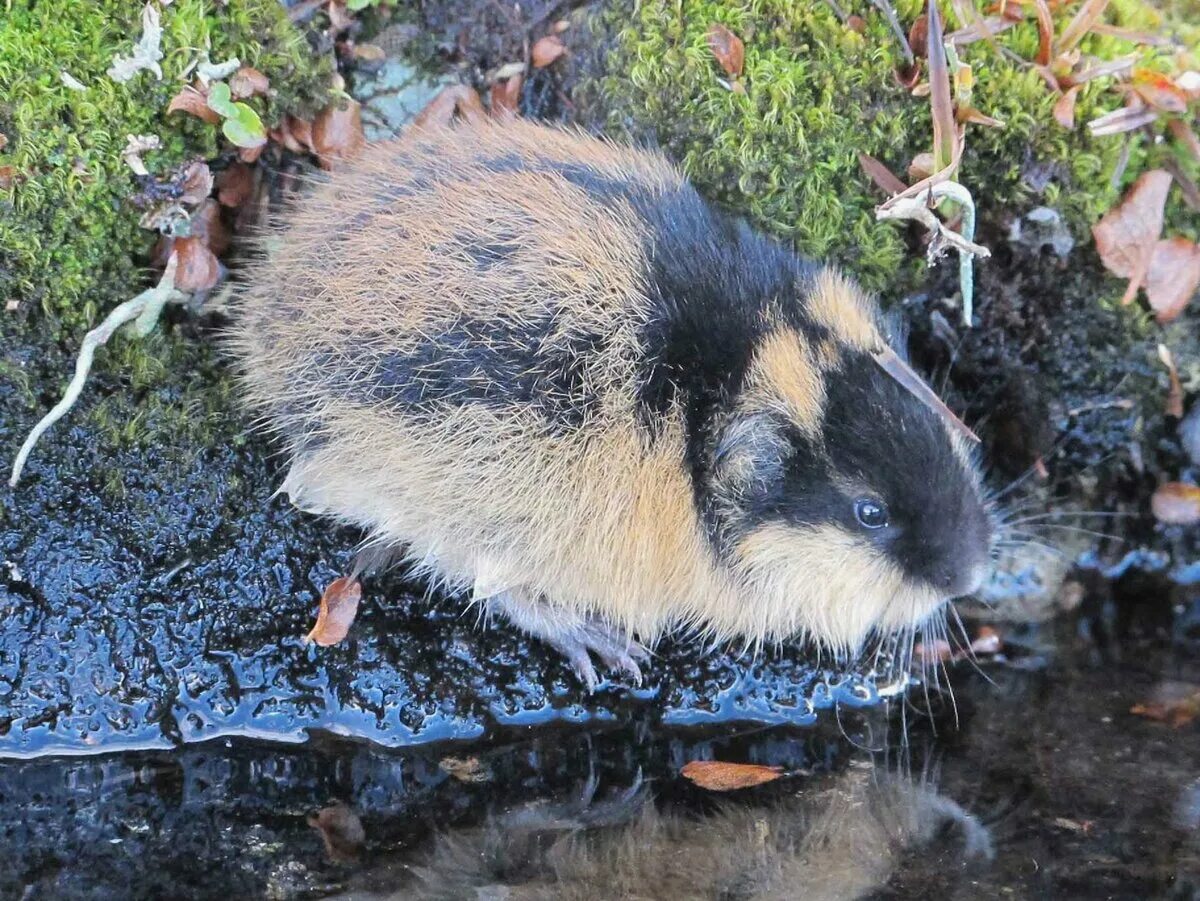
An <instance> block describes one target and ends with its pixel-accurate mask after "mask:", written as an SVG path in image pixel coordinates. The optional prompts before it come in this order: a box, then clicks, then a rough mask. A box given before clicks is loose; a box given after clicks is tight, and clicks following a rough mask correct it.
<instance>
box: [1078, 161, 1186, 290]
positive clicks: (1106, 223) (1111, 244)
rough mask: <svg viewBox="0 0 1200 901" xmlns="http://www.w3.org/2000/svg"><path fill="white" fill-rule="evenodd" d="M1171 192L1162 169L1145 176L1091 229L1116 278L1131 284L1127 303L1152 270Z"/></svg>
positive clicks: (1167, 174) (1104, 258)
mask: <svg viewBox="0 0 1200 901" xmlns="http://www.w3.org/2000/svg"><path fill="white" fill-rule="evenodd" d="M1170 189H1171V175H1170V173H1169V172H1166V171H1164V170H1162V169H1152V170H1150V171H1149V172H1145V173H1143V174H1142V175H1141V177H1139V178H1138V180H1137V181H1136V182H1135V183H1134V185H1133V187H1132V188H1130V189H1129V191H1128V193H1126V195H1125V197H1124V198H1123V199H1122V200H1121V202H1120V203H1119V204H1118V205H1117V206H1116V207H1114V208H1113V209H1111V210H1109V211H1108V212H1107V213H1106V214H1105V215H1104V218H1103V219H1101V220H1100V221H1099V222H1097V223H1096V224H1095V225H1094V226H1093V227H1092V236H1093V237H1094V238H1095V239H1096V250H1098V251H1099V253H1100V259H1101V260H1102V261H1103V262H1104V265H1105V267H1106V268H1107V269H1108V271H1109V272H1111V273H1113V275H1119V276H1121V277H1123V278H1128V279H1129V280H1130V284H1129V288H1128V289H1127V290H1126V292H1125V293H1126V297H1125V300H1124V302H1126V303H1128V302H1130V301H1132V300H1133V298H1134V297H1135V296H1137V289H1138V287H1139V286H1140V285H1141V283H1142V280H1143V279H1144V278H1145V275H1146V271H1147V269H1148V268H1149V266H1150V257H1151V254H1152V253H1153V252H1154V245H1155V242H1156V241H1158V236H1159V233H1160V232H1161V231H1162V227H1163V206H1164V205H1165V204H1166V202H1167V192H1168V191H1169V190H1170Z"/></svg>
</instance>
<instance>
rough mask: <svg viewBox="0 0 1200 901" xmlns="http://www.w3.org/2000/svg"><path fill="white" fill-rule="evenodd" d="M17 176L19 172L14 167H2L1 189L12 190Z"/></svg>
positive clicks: (0, 173) (0, 168)
mask: <svg viewBox="0 0 1200 901" xmlns="http://www.w3.org/2000/svg"><path fill="white" fill-rule="evenodd" d="M16 174H17V170H16V169H15V168H13V167H12V166H0V189H3V190H7V189H8V188H11V187H12V183H13V181H14V180H15V178H16Z"/></svg>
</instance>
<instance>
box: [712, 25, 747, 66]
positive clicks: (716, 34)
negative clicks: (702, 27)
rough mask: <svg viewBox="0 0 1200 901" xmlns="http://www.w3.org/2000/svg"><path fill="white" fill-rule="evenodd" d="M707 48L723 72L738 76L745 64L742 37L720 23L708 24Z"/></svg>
mask: <svg viewBox="0 0 1200 901" xmlns="http://www.w3.org/2000/svg"><path fill="white" fill-rule="evenodd" d="M708 48H709V49H710V50H711V51H712V54H713V56H715V57H716V59H717V62H718V63H719V64H720V66H721V68H722V69H724V70H725V74H726V75H728V76H730V77H731V78H738V77H739V76H740V75H741V74H742V68H743V67H744V66H745V64H746V47H745V45H744V44H743V43H742V39H741V38H739V37H738V36H737V35H736V34H734V33H733V32H732V31H730V30H729V29H728V28H726V27H725V26H724V25H721V24H720V23H717V24H714V25H711V26H709V29H708Z"/></svg>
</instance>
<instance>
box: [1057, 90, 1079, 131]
mask: <svg viewBox="0 0 1200 901" xmlns="http://www.w3.org/2000/svg"><path fill="white" fill-rule="evenodd" d="M1081 90H1083V86H1082V85H1076V86H1075V87H1073V88H1068V89H1067V90H1065V91H1063V95H1062V96H1061V97H1059V98H1058V100H1057V102H1055V104H1054V121H1055V122H1057V123H1058V124H1059V125H1061V126H1062V127H1063V128H1065V129H1067V130H1071V129H1073V128H1074V127H1075V100H1076V98H1078V97H1079V92H1080V91H1081Z"/></svg>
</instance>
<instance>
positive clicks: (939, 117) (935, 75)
mask: <svg viewBox="0 0 1200 901" xmlns="http://www.w3.org/2000/svg"><path fill="white" fill-rule="evenodd" d="M926 15H927V16H928V17H929V39H928V45H929V46H928V51H929V52H928V55H927V61H928V63H929V106H930V111H931V113H932V118H933V159H934V167H933V168H934V169H935V170H937V169H942V168H944V167H946V166H949V165H950V163H951V162H952V161H953V160H954V159H955V157H956V155H957V152H956V144H957V143H958V142H959V129H958V124H957V123H956V122H955V120H954V98H953V95H952V93H951V89H950V65H949V62H948V61H947V59H946V45H945V43H944V42H943V38H942V17H941V15H940V14H939V13H938V7H937V3H936V0H930V2H929V4H928V6H927V10H926Z"/></svg>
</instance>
